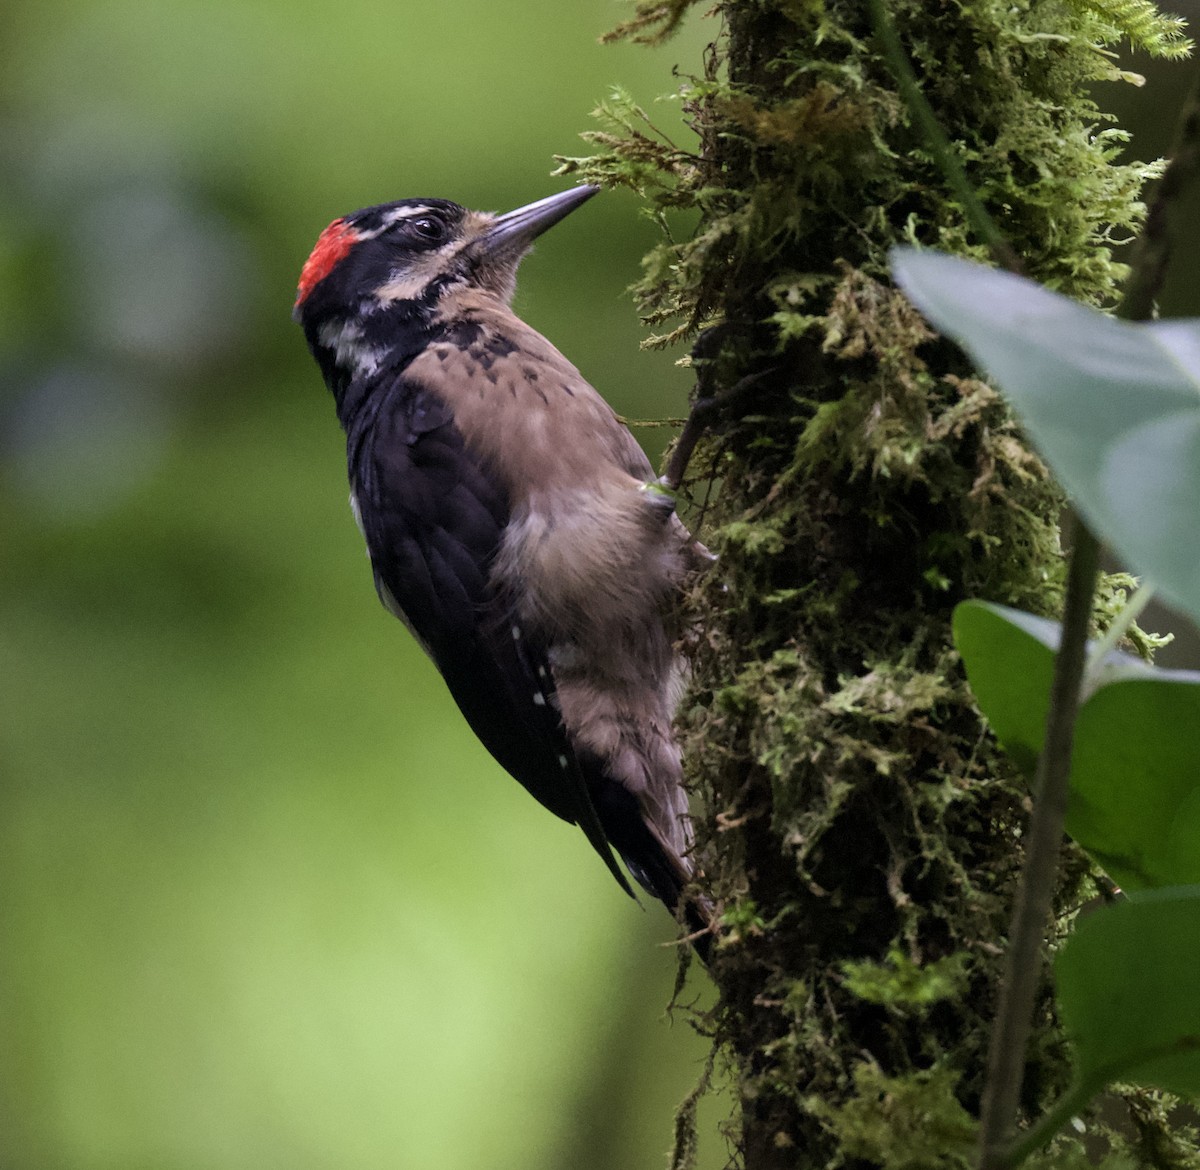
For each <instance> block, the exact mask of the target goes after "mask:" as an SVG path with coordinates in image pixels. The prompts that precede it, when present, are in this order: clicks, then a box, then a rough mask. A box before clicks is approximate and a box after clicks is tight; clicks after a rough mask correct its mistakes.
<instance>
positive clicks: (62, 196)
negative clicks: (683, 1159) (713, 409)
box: [0, 0, 724, 1170]
mask: <svg viewBox="0 0 1200 1170" xmlns="http://www.w3.org/2000/svg"><path fill="white" fill-rule="evenodd" d="M618 15H619V13H618V11H617V10H616V9H614V8H613V7H612V6H611V5H610V4H608V3H607V0H605V2H603V3H600V2H591V3H585V4H575V5H569V6H561V5H554V4H550V3H546V2H538V0H529V2H525V3H516V4H506V5H492V4H486V3H445V4H438V5H422V6H414V5H394V4H379V3H370V2H367V0H353V2H351V3H348V4H343V5H339V6H336V7H331V6H328V5H324V4H316V3H304V2H302V3H299V4H297V3H286V4H285V3H282V2H279V0H261V2H255V3H249V4H246V3H233V2H230V0H215V2H211V3H206V4H203V5H197V4H194V3H183V2H176V0H166V2H163V0H117V2H111V3H108V2H106V3H100V2H93V3H81V2H70V0H51V2H49V3H38V4H33V3H20V2H17V3H13V4H9V5H8V6H6V12H5V26H6V31H5V36H4V38H3V42H2V43H0V146H2V148H3V151H4V163H3V166H2V168H0V382H2V397H0V428H2V437H0V548H2V552H0V891H2V892H0V1165H2V1166H3V1167H5V1170H33V1168H34V1167H36V1168H38V1170H67V1168H70V1170H90V1168H92V1167H102V1166H104V1167H109V1166H131V1167H132V1166H151V1165H152V1166H155V1167H159V1168H162V1170H170V1168H172V1167H179V1168H183V1167H187V1168H188V1170H197V1168H204V1167H211V1168H213V1170H216V1168H220V1170H232V1168H236V1167H239V1166H245V1167H256V1168H258V1167H263V1166H272V1165H278V1166H288V1167H339V1168H340V1167H346V1166H354V1167H362V1168H364V1170H368V1168H371V1167H381V1168H382V1167H388V1168H397V1167H398V1168H406V1167H428V1166H436V1167H438V1168H439V1170H454V1168H455V1167H464V1168H465V1167H478V1166H487V1167H489V1168H503V1167H517V1166H520V1167H522V1168H526V1167H537V1166H547V1167H550V1166H554V1167H558V1166H564V1165H571V1166H577V1167H584V1168H587V1167H596V1168H601V1167H617V1166H629V1165H654V1164H657V1163H658V1161H659V1160H660V1159H661V1157H662V1151H663V1150H665V1148H666V1147H667V1145H668V1144H669V1142H670V1132H671V1129H670V1119H671V1114H672V1112H673V1110H674V1107H675V1105H676V1104H677V1102H678V1100H679V1099H680V1098H681V1097H682V1096H683V1095H684V1093H685V1092H686V1091H687V1089H688V1088H689V1087H690V1086H691V1084H692V1083H693V1081H694V1080H695V1077H696V1075H697V1073H698V1070H699V1062H700V1061H701V1059H702V1057H703V1053H704V1047H705V1046H704V1045H703V1044H702V1043H700V1042H699V1041H698V1040H697V1039H696V1038H695V1037H694V1036H693V1034H692V1032H691V1030H690V1029H689V1028H688V1027H687V1026H686V1023H685V1022H684V1020H683V1019H678V1020H677V1022H676V1023H675V1025H674V1026H669V1025H668V1023H667V1022H665V1021H664V1018H663V1008H664V1006H665V1004H666V1002H667V1000H668V998H669V996H670V992H671V987H672V977H673V968H674V956H673V953H672V952H671V951H670V950H662V949H659V948H658V947H657V946H656V944H657V943H659V942H661V941H664V940H667V939H669V938H671V937H672V927H671V924H670V922H669V921H668V920H666V918H665V917H664V916H662V915H660V914H658V913H656V912H654V911H648V912H646V913H642V912H640V911H639V910H638V909H637V908H636V907H635V906H634V905H633V904H632V903H630V902H629V901H628V900H627V899H626V898H624V896H623V895H621V894H620V892H619V891H618V890H617V889H616V887H615V886H614V885H613V883H612V881H611V878H609V877H608V875H607V874H606V873H605V872H604V871H603V868H602V867H600V866H599V865H597V864H596V862H595V858H594V857H593V856H592V855H591V851H590V850H589V849H588V848H587V846H586V843H585V842H584V841H583V840H582V838H581V837H580V836H579V834H578V832H577V831H576V830H573V829H570V828H568V827H567V826H565V825H562V824H559V823H557V822H555V821H554V820H553V819H552V818H550V817H549V816H548V815H547V814H545V813H544V811H543V810H541V809H540V808H538V807H537V806H536V805H535V804H534V802H533V801H531V800H530V799H529V798H528V797H527V796H526V795H525V794H524V793H523V792H522V791H521V790H520V789H519V788H518V786H517V785H516V784H515V783H514V782H512V781H511V780H509V779H508V778H507V777H505V776H503V775H502V774H501V773H500V772H499V769H498V768H497V767H496V766H495V765H494V764H493V763H492V762H491V761H490V760H489V759H488V758H487V757H486V755H485V754H484V752H483V751H482V749H480V748H479V747H478V745H477V744H475V743H474V741H473V740H472V738H471V737H470V735H469V734H468V733H467V732H466V731H465V729H464V727H463V725H462V723H461V720H460V719H459V717H458V715H457V712H456V711H455V710H454V708H453V706H452V704H451V703H450V701H449V699H448V698H447V697H446V696H445V694H444V693H443V689H442V687H441V685H440V682H439V680H438V679H437V677H436V675H435V673H434V671H433V670H432V669H431V668H430V667H429V666H428V664H427V663H426V662H425V661H424V659H423V658H422V656H421V655H420V653H419V651H417V650H416V648H415V647H414V646H413V645H412V643H411V641H410V639H409V638H408V637H407V635H406V634H405V632H404V631H403V629H402V628H401V627H400V626H399V625H398V624H397V623H396V622H394V621H393V620H391V619H390V618H389V617H388V616H387V615H386V614H385V613H384V612H383V611H382V609H380V608H379V606H378V604H377V602H376V600H375V598H374V595H373V590H372V587H371V583H370V576H369V572H368V569H367V565H366V563H365V560H364V557H363V550H362V546H361V541H360V539H359V537H358V535H357V533H356V531H355V529H354V525H353V522H352V520H351V518H350V515H349V512H348V509H347V507H346V486H345V472H344V448H343V444H342V438H341V435H340V432H339V429H338V427H337V424H336V421H335V419H334V417H333V411H332V408H331V403H330V402H329V400H328V396H327V394H326V392H325V390H324V389H323V387H322V386H321V384H320V380H319V377H318V375H317V372H316V370H315V368H314V367H313V366H312V364H311V362H310V360H309V359H308V356H307V354H306V353H305V352H304V350H303V342H302V338H301V336H300V333H299V331H298V330H297V329H296V327H295V326H294V325H293V324H292V323H291V322H290V320H289V311H290V308H291V302H292V299H293V295H294V289H295V279H296V275H297V273H298V271H299V267H300V265H301V263H302V261H303V259H304V257H305V255H306V254H307V250H308V248H309V247H310V246H311V244H312V241H313V240H314V239H315V237H316V234H317V232H318V231H319V230H320V229H321V227H323V226H324V224H325V223H326V222H327V221H328V220H329V219H331V218H332V217H333V216H335V215H337V214H341V213H343V212H345V211H348V210H351V209H352V208H355V207H358V206H362V205H365V204H368V203H372V202H375V201H379V200H383V199H391V198H397V197H400V196H406V195H424V194H428V195H440V196H447V197H451V198H455V199H458V200H461V201H463V202H465V203H469V204H472V205H475V206H482V207H490V208H496V209H505V208H507V207H510V206H515V205H517V204H518V203H520V202H523V201H526V200H529V199H534V198H538V197H540V196H542V195H545V194H548V193H549V192H551V191H553V190H556V189H558V188H559V187H560V186H561V185H562V181H561V180H555V179H552V178H551V177H550V176H549V171H550V169H551V166H552V162H551V159H552V155H553V154H554V153H556V152H562V151H564V150H570V149H573V148H574V145H575V141H576V134H577V133H578V131H579V130H580V129H581V128H582V127H584V126H586V125H587V121H588V113H589V111H590V109H591V108H592V107H593V105H594V104H595V103H596V101H597V100H598V99H599V98H601V97H603V95H604V94H605V93H606V92H607V91H608V89H609V87H610V85H612V84H614V83H616V82H618V81H619V82H621V83H623V84H625V85H627V86H630V87H631V88H632V89H633V90H634V91H635V92H636V93H637V94H638V96H639V98H641V100H644V101H646V102H650V101H652V100H653V98H654V95H655V93H656V92H657V91H658V90H659V89H664V88H668V82H667V80H666V79H667V78H668V76H669V70H670V67H671V64H672V63H673V61H674V60H675V56H674V54H673V53H672V54H668V53H665V52H664V53H656V54H646V53H644V52H642V51H640V50H637V49H634V48H603V47H601V46H599V45H598V44H597V37H598V36H599V35H600V34H601V33H602V32H604V31H605V29H606V28H607V27H608V26H609V25H610V24H611V23H612V22H613V21H614V20H615V19H616V18H617V16H618ZM698 43H699V37H698V35H694V36H692V37H691V39H690V40H682V41H680V42H679V43H678V44H677V45H676V46H675V49H674V53H679V54H683V55H685V56H686V55H688V54H695V53H698V51H699V49H698ZM664 116H665V117H666V118H667V119H668V120H673V121H677V119H678V112H677V111H676V110H672V109H670V108H668V109H666V110H665V111H664ZM651 238H652V230H651V229H650V228H649V226H648V225H646V224H644V223H643V222H642V221H641V220H640V219H639V218H638V216H637V210H636V201H635V200H634V199H633V198H632V197H630V196H611V197H606V198H604V199H601V200H597V201H596V202H595V203H593V204H592V205H591V206H590V207H589V209H588V211H587V213H586V215H581V216H579V217H578V218H575V219H573V220H572V221H571V222H569V223H567V224H564V225H562V227H561V228H559V229H557V230H556V231H555V232H554V233H553V234H552V235H551V236H549V237H547V239H546V240H545V241H544V242H543V243H542V245H541V247H540V248H539V252H538V255H537V257H536V258H535V259H533V260H532V261H531V262H530V263H529V264H528V266H527V270H526V273H525V278H524V280H523V282H522V288H521V292H520V294H519V307H520V309H521V311H522V312H523V313H524V314H525V315H526V317H527V318H528V319H529V320H531V321H532V322H533V323H534V324H535V325H536V326H538V327H539V328H541V329H542V330H543V331H545V332H546V333H547V334H548V335H550V336H551V337H552V338H553V339H555V340H556V341H557V342H558V343H559V344H560V346H561V347H562V348H563V349H564V351H566V352H567V353H568V354H569V355H570V356H571V357H572V358H573V360H575V361H576V362H577V363H578V364H579V365H580V366H581V367H582V369H583V370H584V371H585V372H586V373H587V374H588V375H589V376H591V377H592V379H593V380H594V381H595V382H596V383H597V385H598V386H599V387H600V388H601V389H602V390H603V391H604V392H605V393H606V394H608V395H609V397H610V398H611V400H612V401H613V402H614V405H616V406H617V408H618V409H620V410H622V411H623V412H626V413H628V414H630V415H633V416H636V417H654V416H657V415H662V414H666V413H678V412H679V410H680V404H681V402H682V397H683V393H684V391H685V390H686V386H687V379H686V377H685V375H684V374H683V373H682V372H680V371H677V370H675V369H674V368H673V366H672V364H671V360H670V359H669V358H667V357H660V356H659V355H648V354H639V352H638V341H639V339H640V336H641V332H640V329H639V326H638V323H637V320H636V317H635V314H634V312H633V310H632V308H631V305H630V302H629V300H628V298H627V297H624V296H623V289H624V287H625V286H626V285H627V284H628V283H629V282H630V281H631V280H632V279H633V278H634V277H635V276H636V274H637V271H638V260H639V257H640V256H641V254H642V252H643V251H644V250H645V249H646V248H647V247H648V246H649V242H650V240H651ZM647 435H648V437H649V439H650V441H651V444H652V445H655V446H661V442H662V441H663V439H664V438H665V433H664V432H655V431H651V432H647ZM709 1128H710V1130H711V1129H712V1127H711V1126H710V1127H709ZM710 1147H711V1148H710V1150H709V1151H708V1153H707V1154H706V1155H705V1156H706V1157H709V1158H711V1159H712V1161H711V1164H712V1165H720V1164H722V1163H723V1161H724V1153H723V1150H722V1146H721V1143H720V1141H719V1140H718V1139H715V1138H714V1140H713V1141H712V1142H711V1143H710Z"/></svg>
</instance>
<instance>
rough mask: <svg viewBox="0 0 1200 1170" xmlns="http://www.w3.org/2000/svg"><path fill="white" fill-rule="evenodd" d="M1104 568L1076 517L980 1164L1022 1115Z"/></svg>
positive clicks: (992, 1055) (993, 1158)
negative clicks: (1092, 626)
mask: <svg viewBox="0 0 1200 1170" xmlns="http://www.w3.org/2000/svg"><path fill="white" fill-rule="evenodd" d="M1099 567H1100V543H1099V541H1097V540H1096V538H1095V537H1094V536H1093V535H1092V534H1091V533H1090V532H1089V531H1088V529H1087V527H1086V526H1085V525H1084V524H1083V523H1082V522H1080V521H1079V520H1078V519H1076V520H1075V522H1074V542H1073V548H1072V551H1071V560H1070V564H1069V566H1068V569H1067V597H1066V604H1065V609H1064V613H1063V632H1062V642H1061V644H1060V646H1059V650H1058V654H1057V656H1056V657H1055V660H1054V681H1053V683H1052V684H1051V688H1050V708H1049V711H1048V712H1047V715H1046V738H1045V743H1044V746H1043V748H1042V754H1041V756H1040V757H1039V758H1038V768H1037V777H1036V782H1035V794H1034V804H1033V813H1032V816H1031V817H1030V822H1029V831H1028V833H1027V835H1026V852H1025V864H1024V866H1023V868H1022V871H1021V882H1020V888H1019V889H1018V891H1017V903H1016V906H1015V908H1014V910H1013V920H1012V926H1011V927H1010V929H1009V941H1008V951H1007V953H1006V955H1005V964H1004V980H1003V982H1002V984H1001V988H1000V1006H999V1009H998V1010H997V1014H996V1021H995V1024H994V1026H993V1028H992V1037H991V1044H990V1047H989V1050H988V1070H987V1082H986V1085H985V1087H984V1096H983V1108H982V1116H981V1118H980V1145H979V1167H980V1170H1003V1168H1004V1167H1006V1166H1007V1165H1008V1164H1009V1163H1008V1162H1007V1160H1006V1158H1005V1149H1006V1146H1007V1144H1008V1136H1009V1134H1010V1133H1011V1132H1012V1129H1013V1127H1014V1125H1015V1123H1016V1118H1017V1106H1018V1102H1019V1099H1020V1093H1021V1079H1022V1075H1023V1073H1024V1071H1025V1051H1026V1047H1027V1045H1028V1041H1029V1032H1030V1027H1031V1024H1032V1019H1033V1005H1034V1001H1035V999H1036V996H1037V988H1038V983H1039V981H1040V977H1041V967H1042V963H1041V952H1042V944H1043V940H1044V938H1045V934H1046V923H1047V922H1048V921H1049V918H1050V908H1051V905H1052V902H1053V897H1054V886H1055V878H1056V876H1057V869H1058V854H1059V849H1060V847H1061V845H1062V837H1063V822H1064V821H1065V819H1066V813H1067V792H1068V781H1069V779H1070V773H1071V749H1072V746H1073V743H1074V737H1075V713H1076V709H1077V708H1078V706H1079V693H1080V686H1081V684H1082V681H1083V668H1084V662H1085V658H1086V655H1087V635H1088V626H1089V624H1090V622H1091V619H1092V602H1093V598H1094V596H1095V592H1096V576H1097V573H1098V572H1099Z"/></svg>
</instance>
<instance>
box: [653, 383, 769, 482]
mask: <svg viewBox="0 0 1200 1170" xmlns="http://www.w3.org/2000/svg"><path fill="white" fill-rule="evenodd" d="M774 373H775V370H774V369H770V370H760V371H759V372H758V373H757V374H747V375H746V377H744V378H741V379H740V380H739V381H737V382H735V383H734V384H733V385H732V386H730V387H729V389H728V390H722V391H721V392H720V393H719V394H712V395H706V396H704V397H702V398H697V399H696V401H695V402H693V403H692V410H691V413H690V414H689V415H688V418H687V422H686V423H684V424H683V430H682V432H680V435H679V438H678V440H677V441H676V443H675V446H674V448H673V449H672V450H671V458H670V460H669V461H668V462H667V469H666V471H664V472H663V474H662V476H661V477H660V478H659V481H658V482H659V483H661V484H662V485H663V487H665V488H666V489H667V490H668V491H672V492H677V491H678V490H679V485H680V484H681V483H683V477H684V476H685V475H686V474H687V469H688V464H689V463H690V462H691V459H692V452H693V451H694V450H695V449H696V444H697V443H698V442H699V441H700V436H701V435H703V434H704V432H705V431H706V430H707V429H708V427H709V425H710V424H711V422H712V420H713V419H714V418H715V417H716V416H717V415H719V414H720V413H721V412H722V411H724V410H725V409H726V407H728V406H730V405H731V404H732V403H734V402H736V401H737V399H739V398H741V397H742V395H744V394H745V393H746V392H747V391H749V390H752V389H753V388H754V387H755V386H757V385H758V384H759V383H760V382H762V381H764V380H765V379H766V378H768V377H769V376H770V375H772V374H774ZM702 384H703V383H702Z"/></svg>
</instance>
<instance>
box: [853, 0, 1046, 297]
mask: <svg viewBox="0 0 1200 1170" xmlns="http://www.w3.org/2000/svg"><path fill="white" fill-rule="evenodd" d="M870 8H871V19H872V22H873V23H874V25H875V35H876V36H877V37H878V38H879V40H880V43H881V44H882V46H883V55H884V56H885V57H886V58H887V63H888V67H889V68H890V69H891V71H892V76H893V77H895V79H896V85H897V87H898V88H899V90H900V96H901V97H902V98H903V99H904V104H905V106H906V107H907V108H908V112H909V113H910V114H911V115H912V117H913V120H914V121H915V122H916V123H917V125H918V126H919V127H920V129H921V133H922V134H924V135H925V139H926V141H927V142H928V143H929V147H930V149H931V150H932V151H933V157H934V161H935V162H936V163H937V164H938V166H939V167H940V168H941V171H942V175H943V176H944V177H945V180H946V183H947V185H948V186H949V187H950V189H951V190H952V191H953V192H954V195H955V197H956V198H957V199H958V201H959V203H960V204H961V205H962V209H963V212H964V213H965V215H966V217H967V222H968V223H970V225H971V227H972V228H973V229H974V231H975V233H976V234H977V235H978V236H979V237H980V239H982V240H983V242H984V243H985V244H987V246H988V248H989V250H990V251H991V253H992V259H994V260H995V261H996V263H997V264H999V265H1000V266H1001V267H1002V268H1007V269H1008V271H1009V272H1015V273H1018V274H1020V273H1022V272H1023V271H1024V270H1023V268H1022V266H1021V261H1020V258H1019V257H1018V256H1017V254H1016V252H1014V251H1013V247H1012V245H1011V244H1010V243H1009V242H1008V240H1007V239H1006V238H1005V236H1004V233H1003V232H1002V231H1001V230H1000V228H999V227H998V226H997V225H996V221H995V220H994V219H992V217H991V216H990V215H989V214H988V210H987V208H986V207H984V205H983V203H982V201H981V200H980V198H979V196H978V195H976V194H975V188H974V187H972V186H971V181H970V180H969V179H968V178H967V173H966V171H964V170H963V167H962V163H960V162H959V161H958V156H957V155H956V154H955V153H954V147H953V146H952V145H951V143H950V139H949V138H948V137H947V136H946V132H945V130H943V129H942V126H941V123H940V122H938V120H937V115H936V114H934V112H933V109H932V107H931V106H930V104H929V102H928V101H926V99H925V95H924V94H923V93H922V92H921V86H920V84H919V83H918V81H917V75H916V74H915V73H914V72H913V67H912V65H911V63H910V62H909V60H908V56H907V54H906V53H905V52H904V46H903V45H901V44H900V38H899V36H897V34H896V29H895V26H894V25H893V24H892V22H891V20H890V19H889V17H888V13H887V7H886V5H885V3H884V0H870Z"/></svg>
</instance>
